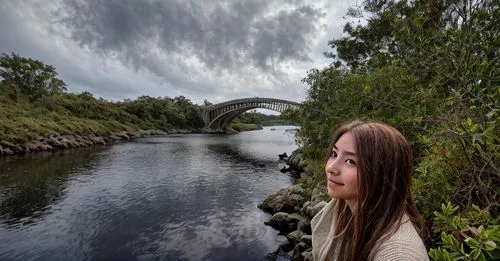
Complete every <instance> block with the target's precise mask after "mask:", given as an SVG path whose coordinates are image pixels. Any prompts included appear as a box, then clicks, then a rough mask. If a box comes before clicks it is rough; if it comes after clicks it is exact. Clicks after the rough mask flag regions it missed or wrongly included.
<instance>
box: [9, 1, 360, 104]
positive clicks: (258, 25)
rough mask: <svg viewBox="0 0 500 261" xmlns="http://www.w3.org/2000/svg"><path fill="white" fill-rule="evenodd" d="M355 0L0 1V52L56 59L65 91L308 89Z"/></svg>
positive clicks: (212, 94) (262, 93) (228, 93)
mask: <svg viewBox="0 0 500 261" xmlns="http://www.w3.org/2000/svg"><path fill="white" fill-rule="evenodd" d="M356 2H357V1H356V0H312V1H300V0H224V1H217V0H194V1H187V0H48V1H38V0H0V53H8V54H10V53H12V52H15V53H17V54H19V55H21V56H26V57H31V58H35V59H39V60H42V61H43V62H44V63H46V64H51V65H53V66H55V67H56V70H57V72H58V73H59V76H60V78H61V79H62V80H64V81H65V82H66V83H67V85H68V91H70V92H83V91H89V92H91V93H93V94H94V96H95V97H102V98H104V99H107V100H113V101H117V100H123V99H126V98H131V99H135V98H137V97H138V96H142V95H148V96H153V97H158V96H160V97H164V96H169V97H176V96H180V95H183V96H185V97H186V98H188V99H190V100H191V101H193V102H194V103H197V104H202V103H203V100H205V99H207V100H208V101H210V102H212V103H218V102H223V101H227V100H232V99H238V98H245V97H255V96H257V97H268V98H280V99H286V100H291V101H296V102H301V101H304V100H305V98H306V90H307V85H305V84H303V83H302V82H301V79H302V78H304V77H305V76H306V73H307V71H308V70H310V69H312V68H322V67H324V66H326V65H328V64H329V63H330V62H331V60H328V59H326V58H324V57H323V52H324V51H330V49H329V48H328V46H327V42H328V40H330V39H332V38H336V37H339V36H340V35H341V34H342V27H343V25H344V24H345V22H346V20H345V19H344V18H343V16H344V15H345V13H346V11H347V8H348V7H352V6H354V5H355V4H356ZM358 2H359V1H358Z"/></svg>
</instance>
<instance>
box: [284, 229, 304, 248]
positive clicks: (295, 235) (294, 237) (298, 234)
mask: <svg viewBox="0 0 500 261" xmlns="http://www.w3.org/2000/svg"><path fill="white" fill-rule="evenodd" d="M302 236H304V232H302V231H300V230H295V231H293V232H291V233H289V234H287V235H286V239H288V242H290V244H292V245H296V244H298V243H299V242H300V239H301V238H302Z"/></svg>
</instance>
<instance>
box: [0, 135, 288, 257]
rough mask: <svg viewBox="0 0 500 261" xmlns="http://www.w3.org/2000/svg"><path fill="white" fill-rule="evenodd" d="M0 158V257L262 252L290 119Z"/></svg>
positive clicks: (275, 240)
mask: <svg viewBox="0 0 500 261" xmlns="http://www.w3.org/2000/svg"><path fill="white" fill-rule="evenodd" d="M273 128H275V129H276V130H274V131H271V130H270V128H265V129H264V130H261V131H252V132H244V133H240V134H236V135H197V134H192V135H176V136H174V135H172V136H165V137H151V138H145V139H140V140H137V141H135V142H130V143H123V144H119V145H114V146H109V147H96V148H91V149H80V150H76V151H64V152H58V153H45V154H34V155H25V156H18V157H10V158H2V159H0V260H2V261H3V260H259V259H260V258H261V257H262V256H264V255H265V254H267V253H269V252H272V251H274V250H275V249H276V247H277V246H278V244H279V243H280V242H281V241H282V238H281V237H279V236H278V235H277V232H276V231H275V230H273V229H272V228H270V227H267V226H264V225H263V222H264V221H266V220H267V219H268V218H269V216H268V215H267V214H265V213H263V212H262V211H260V210H259V209H258V208H257V207H256V206H257V205H258V204H259V203H260V202H261V201H262V200H263V199H264V198H265V197H266V196H267V195H269V194H270V193H273V192H275V191H277V190H279V189H280V188H283V187H287V186H290V185H291V184H292V181H291V179H290V177H288V176H286V175H285V174H282V173H280V172H279V169H280V167H281V164H282V163H280V162H279V161H278V156H277V155H278V154H280V153H283V152H287V153H288V154H290V152H291V151H293V150H294V149H295V148H297V146H296V145H295V144H294V137H293V133H289V132H285V129H289V128H291V127H290V126H283V127H273Z"/></svg>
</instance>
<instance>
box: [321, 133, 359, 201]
mask: <svg viewBox="0 0 500 261" xmlns="http://www.w3.org/2000/svg"><path fill="white" fill-rule="evenodd" d="M357 162H358V158H357V156H356V144H355V143H354V137H353V136H352V134H351V133H350V132H346V133H344V134H342V136H340V138H339V139H338V140H337V142H336V143H335V145H334V146H333V150H332V151H331V155H330V158H329V159H328V161H327V163H326V166H325V172H326V178H327V180H328V185H327V188H328V194H329V195H330V196H331V197H333V198H337V199H343V200H346V201H348V203H349V202H356V201H357V192H358V168H357Z"/></svg>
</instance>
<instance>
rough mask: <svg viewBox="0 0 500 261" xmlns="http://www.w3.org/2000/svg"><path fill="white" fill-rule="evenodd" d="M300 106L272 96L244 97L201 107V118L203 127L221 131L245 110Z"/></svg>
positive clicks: (284, 108) (278, 110)
mask: <svg viewBox="0 0 500 261" xmlns="http://www.w3.org/2000/svg"><path fill="white" fill-rule="evenodd" d="M299 106H301V104H300V103H297V102H292V101H287V100H281V99H273V98H258V97H255V98H244V99H237V100H231V101H226V102H222V103H218V104H214V105H210V106H205V107H202V110H201V118H202V119H203V122H204V123H205V128H206V129H210V130H215V131H222V130H223V129H224V128H225V127H226V126H227V125H228V124H229V123H231V121H232V120H233V119H234V118H235V117H236V116H238V115H240V114H242V113H243V112H245V111H248V110H252V109H256V108H262V109H268V110H273V111H277V112H284V111H285V110H287V109H290V108H295V107H299Z"/></svg>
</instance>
